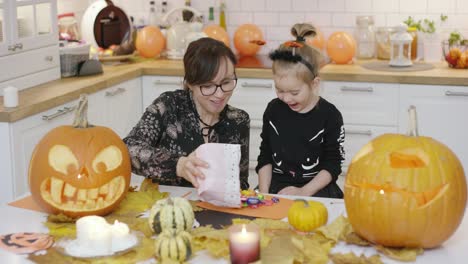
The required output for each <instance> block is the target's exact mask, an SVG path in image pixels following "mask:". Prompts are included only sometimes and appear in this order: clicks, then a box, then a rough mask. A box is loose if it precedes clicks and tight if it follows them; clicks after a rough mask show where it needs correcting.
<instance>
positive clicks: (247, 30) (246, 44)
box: [234, 24, 265, 56]
mask: <svg viewBox="0 0 468 264" xmlns="http://www.w3.org/2000/svg"><path fill="white" fill-rule="evenodd" d="M264 44H265V41H264V40H263V33H262V30H261V29H260V28H258V27H257V26H256V25H253V24H244V25H241V26H239V27H238V28H237V30H236V32H235V33H234V46H235V47H236V49H237V51H238V52H239V54H240V55H242V56H253V55H255V54H256V53H257V52H258V51H259V50H260V46H262V45H264Z"/></svg>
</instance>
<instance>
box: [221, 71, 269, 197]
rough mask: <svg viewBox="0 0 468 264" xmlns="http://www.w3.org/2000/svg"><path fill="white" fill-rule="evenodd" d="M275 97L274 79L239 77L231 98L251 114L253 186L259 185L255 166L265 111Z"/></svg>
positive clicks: (250, 175)
mask: <svg viewBox="0 0 468 264" xmlns="http://www.w3.org/2000/svg"><path fill="white" fill-rule="evenodd" d="M275 97H276V94H275V92H274V82H273V80H267V79H251V78H239V80H238V81H237V87H236V89H235V90H234V93H233V95H232V97H231V99H230V100H229V104H230V105H232V106H234V107H237V108H240V109H242V110H244V111H246V112H247V113H249V116H250V146H249V185H250V187H251V188H255V187H256V186H257V185H258V176H257V173H256V172H255V167H256V166H257V157H258V154H260V143H261V138H260V133H261V132H262V124H263V113H264V112H265V109H266V106H267V105H268V103H269V102H270V101H271V100H272V99H273V98H275Z"/></svg>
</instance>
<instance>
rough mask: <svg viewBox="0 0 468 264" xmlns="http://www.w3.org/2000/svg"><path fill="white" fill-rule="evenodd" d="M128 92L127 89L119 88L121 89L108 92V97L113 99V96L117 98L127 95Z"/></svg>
mask: <svg viewBox="0 0 468 264" xmlns="http://www.w3.org/2000/svg"><path fill="white" fill-rule="evenodd" d="M126 91H127V90H125V88H122V87H119V88H117V89H115V90H114V91H106V96H109V97H112V96H116V95H118V94H121V93H125V92H126Z"/></svg>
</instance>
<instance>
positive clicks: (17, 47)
mask: <svg viewBox="0 0 468 264" xmlns="http://www.w3.org/2000/svg"><path fill="white" fill-rule="evenodd" d="M15 49H23V43H16V44H15Z"/></svg>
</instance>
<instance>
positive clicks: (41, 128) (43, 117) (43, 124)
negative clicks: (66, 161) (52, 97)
mask: <svg viewBox="0 0 468 264" xmlns="http://www.w3.org/2000/svg"><path fill="white" fill-rule="evenodd" d="M76 104H77V101H76V100H75V101H73V102H69V103H67V104H64V105H61V106H59V107H55V108H53V109H50V110H48V111H45V112H42V113H39V114H36V115H33V116H30V117H27V118H25V119H22V120H20V121H17V122H14V123H10V124H9V125H8V126H4V128H5V129H6V130H7V133H6V134H7V138H10V153H9V154H8V155H9V158H8V157H7V160H10V165H11V168H10V169H11V173H6V174H5V175H8V176H10V175H11V179H6V181H3V180H2V185H1V186H2V187H1V189H2V191H1V192H2V200H1V201H2V202H5V201H9V200H12V199H13V198H18V197H20V196H22V195H24V194H26V193H27V192H29V185H28V169H29V161H30V159H31V155H32V152H33V150H34V148H35V146H36V145H37V143H38V142H39V140H41V138H42V137H44V135H45V134H47V132H49V131H50V130H52V129H53V128H55V127H57V126H61V125H71V124H72V123H73V111H74V109H75V107H76ZM2 124H5V123H2ZM4 132H6V131H5V130H4ZM2 155H3V154H2ZM2 162H3V161H2ZM8 183H9V184H8ZM5 194H6V195H5Z"/></svg>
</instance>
